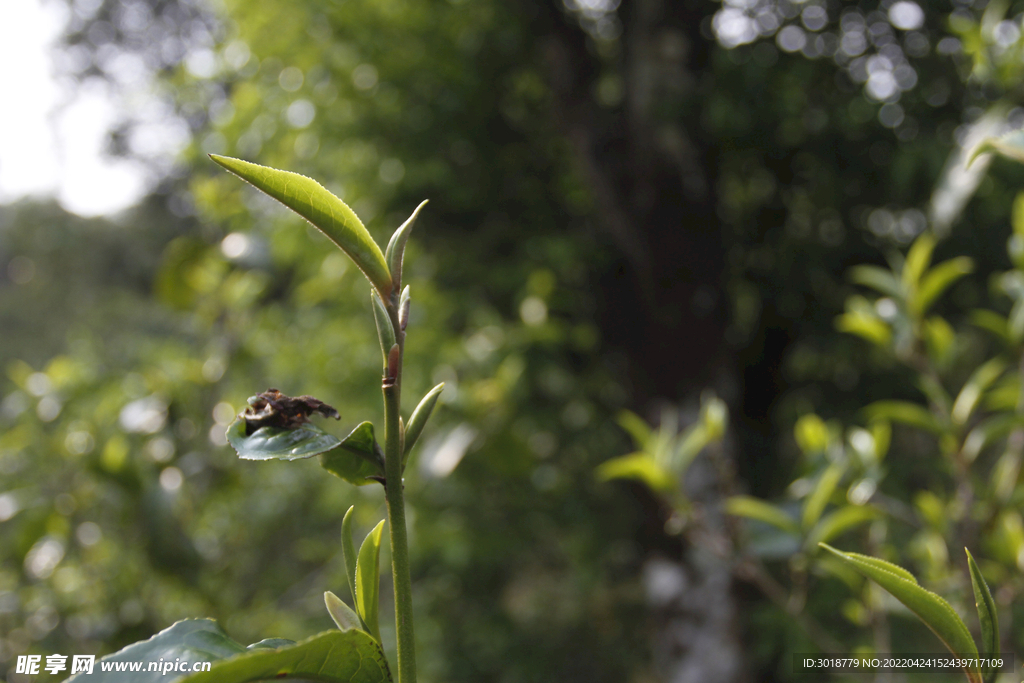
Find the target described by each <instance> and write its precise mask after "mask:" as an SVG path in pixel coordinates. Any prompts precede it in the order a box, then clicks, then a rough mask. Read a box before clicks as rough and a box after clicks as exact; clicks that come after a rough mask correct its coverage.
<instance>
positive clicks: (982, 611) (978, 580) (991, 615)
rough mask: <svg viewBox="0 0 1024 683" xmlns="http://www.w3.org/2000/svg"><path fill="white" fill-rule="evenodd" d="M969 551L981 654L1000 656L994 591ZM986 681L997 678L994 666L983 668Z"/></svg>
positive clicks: (968, 558)
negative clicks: (979, 630) (979, 626)
mask: <svg viewBox="0 0 1024 683" xmlns="http://www.w3.org/2000/svg"><path fill="white" fill-rule="evenodd" d="M964 552H966V553H967V566H968V567H969V568H970V570H971V586H972V587H973V588H974V605H975V607H977V609H978V622H979V624H980V625H981V656H982V657H985V658H991V657H998V656H999V615H998V613H997V612H996V602H995V600H993V599H992V592H991V591H990V590H989V589H988V584H987V583H985V577H983V576H982V575H981V570H980V569H978V564H977V563H976V562H975V561H974V556H972V555H971V551H970V550H967V548H964ZM982 672H983V674H984V677H985V683H990V682H991V681H992V680H994V679H995V674H996V672H995V670H994V667H991V666H989V667H985V668H984V669H982Z"/></svg>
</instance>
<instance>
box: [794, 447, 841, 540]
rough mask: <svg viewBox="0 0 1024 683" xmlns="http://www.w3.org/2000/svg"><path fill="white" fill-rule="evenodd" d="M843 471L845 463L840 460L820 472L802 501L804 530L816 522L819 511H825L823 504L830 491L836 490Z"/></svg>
mask: <svg viewBox="0 0 1024 683" xmlns="http://www.w3.org/2000/svg"><path fill="white" fill-rule="evenodd" d="M845 473H846V465H845V464H844V463H840V462H834V463H832V464H831V465H829V466H828V467H827V468H825V471H824V472H822V473H821V477H819V478H818V483H817V484H815V486H814V490H813V491H811V495H809V496H807V500H806V501H805V502H804V512H803V517H802V518H801V526H802V527H803V529H804V531H809V530H810V528H811V527H812V526H814V525H815V524H817V523H818V519H820V518H821V513H822V512H824V511H825V506H826V505H828V501H829V498H831V497H832V492H833V491H835V490H836V486H838V485H839V480H840V479H842V478H843V474H845Z"/></svg>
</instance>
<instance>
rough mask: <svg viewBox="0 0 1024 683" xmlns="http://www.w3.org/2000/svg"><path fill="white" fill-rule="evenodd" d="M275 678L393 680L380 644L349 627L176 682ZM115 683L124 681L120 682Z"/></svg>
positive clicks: (357, 682)
mask: <svg viewBox="0 0 1024 683" xmlns="http://www.w3.org/2000/svg"><path fill="white" fill-rule="evenodd" d="M122 677H123V674H122ZM277 678H289V679H296V678H298V679H310V680H315V681H319V682H320V683H390V682H391V680H392V679H391V672H390V671H389V669H388V663H387V660H386V659H385V658H384V651H383V650H381V647H380V644H379V643H377V642H374V640H373V638H371V637H370V636H368V635H367V634H365V633H363V632H362V631H359V630H356V629H350V630H348V631H327V632H326V633H321V634H319V635H316V636H313V637H312V638H309V639H307V640H303V641H302V642H299V643H296V644H295V645H292V646H289V647H282V648H279V649H276V650H263V649H260V650H252V651H249V652H247V653H245V654H242V655H238V656H237V657H232V658H231V659H225V660H221V661H219V662H216V663H215V664H214V665H213V667H212V668H211V669H210V671H206V672H202V673H196V674H192V675H190V676H186V677H184V678H180V679H177V683H250V682H252V681H266V680H273V679H277ZM86 680H88V681H89V683H92V680H93V679H92V678H91V677H90V678H88V679H85V680H83V681H82V683H86ZM163 681H167V679H166V678H164V679H162V680H161V683H163ZM118 683H124V679H123V678H122V679H121V680H120V681H119V682H118ZM132 683H136V679H134V678H132ZM167 683H170V682H169V681H168V682H167Z"/></svg>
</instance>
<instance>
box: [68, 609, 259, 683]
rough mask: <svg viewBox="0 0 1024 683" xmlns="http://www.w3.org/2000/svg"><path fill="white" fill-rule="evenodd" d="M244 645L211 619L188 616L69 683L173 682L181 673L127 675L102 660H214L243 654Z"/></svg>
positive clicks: (121, 651)
mask: <svg viewBox="0 0 1024 683" xmlns="http://www.w3.org/2000/svg"><path fill="white" fill-rule="evenodd" d="M245 651H246V650H245V648H244V647H243V646H242V645H240V644H239V643H236V642H235V641H233V640H231V639H230V638H228V636H227V634H226V633H224V630H223V629H222V628H221V627H220V626H218V625H217V622H215V621H213V620H212V619H185V620H184V621H179V622H177V623H176V624H173V625H172V626H170V627H168V628H165V629H164V630H163V631H160V633H157V634H156V635H155V636H153V637H152V638H150V639H149V640H143V641H140V642H138V643H133V644H132V645H129V646H128V647H126V648H124V649H123V650H119V651H117V652H115V653H114V654H112V655H107V656H106V657H103V658H101V659H100V660H99V662H97V663H96V665H95V668H94V669H93V672H92V673H91V674H84V673H82V674H76V675H74V676H72V677H71V678H69V679H68V683H72V682H74V683H124V682H125V681H126V680H129V678H130V680H131V683H158V682H159V683H170V681H172V680H180V679H181V676H177V677H170V678H169V677H168V676H166V675H164V674H163V672H162V671H140V672H134V673H132V674H131V675H130V677H129V676H126V673H125V671H107V672H104V671H101V668H100V662H146V663H147V664H146V665H145V666H147V667H148V662H159V660H160V659H163V660H164V661H165V662H174V660H176V659H181V660H182V661H187V662H189V663H196V662H215V661H217V660H220V659H224V658H225V657H233V656H235V655H238V654H240V653H244V652H245Z"/></svg>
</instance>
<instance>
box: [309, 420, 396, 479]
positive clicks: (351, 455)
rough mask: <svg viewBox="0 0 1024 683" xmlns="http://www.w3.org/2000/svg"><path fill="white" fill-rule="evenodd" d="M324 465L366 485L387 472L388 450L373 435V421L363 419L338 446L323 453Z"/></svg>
mask: <svg viewBox="0 0 1024 683" xmlns="http://www.w3.org/2000/svg"><path fill="white" fill-rule="evenodd" d="M320 466H321V467H323V468H324V469H325V470H327V471H328V472H330V473H331V474H333V475H335V476H338V477H341V478H342V479H344V480H345V481H347V482H348V483H350V484H355V485H356V486H364V485H366V484H370V483H373V482H374V481H377V480H376V479H373V477H383V476H384V453H383V452H382V451H381V449H380V446H379V445H377V440H376V438H374V435H373V424H372V423H370V422H363V423H361V424H359V425H358V426H357V427H356V428H355V429H353V430H352V432H351V433H350V434H349V435H348V436H346V437H345V438H344V439H343V440H342V441H341V442H340V443H339V444H338V448H336V449H335V450H333V451H331V452H330V453H324V454H323V455H321V456H320Z"/></svg>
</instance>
